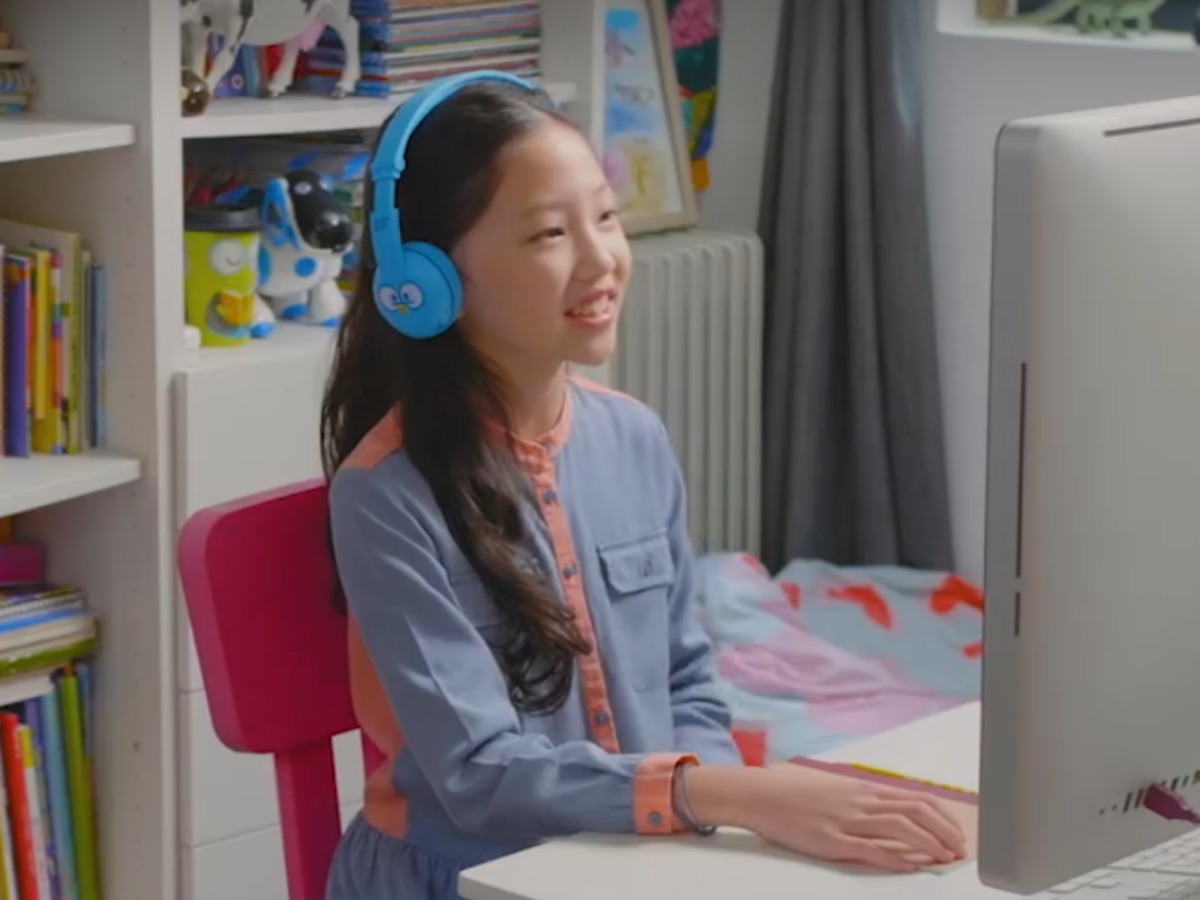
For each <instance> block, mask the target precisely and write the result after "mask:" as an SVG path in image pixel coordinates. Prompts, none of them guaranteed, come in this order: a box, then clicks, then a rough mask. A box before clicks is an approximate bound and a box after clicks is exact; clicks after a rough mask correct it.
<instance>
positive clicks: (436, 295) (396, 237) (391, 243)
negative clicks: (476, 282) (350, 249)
mask: <svg viewBox="0 0 1200 900" xmlns="http://www.w3.org/2000/svg"><path fill="white" fill-rule="evenodd" d="M479 81H502V82H507V83H509V84H515V85H517V86H518V87H523V88H525V89H526V90H529V91H531V92H532V91H536V90H537V87H536V86H535V85H534V84H532V83H531V82H529V81H526V80H525V79H523V78H519V77H517V76H515V75H510V74H508V73H507V72H500V71H491V70H487V69H485V70H481V71H476V72H468V73H466V74H463V75H452V76H450V77H448V78H442V79H439V80H438V81H435V82H433V83H432V84H430V85H427V86H426V87H424V88H422V89H421V90H420V91H418V92H417V93H416V94H414V95H413V96H412V97H411V98H410V99H409V100H407V101H406V102H405V103H404V105H403V106H401V107H400V109H399V111H398V112H397V113H396V115H395V116H393V117H392V120H391V122H389V124H388V125H387V127H385V128H384V130H383V133H382V134H381V135H380V136H379V143H378V145H377V146H376V148H375V156H374V158H373V159H372V161H371V179H372V181H373V182H374V184H375V188H374V190H375V194H374V204H373V206H372V210H371V221H370V228H371V242H372V245H373V247H374V250H375V281H374V284H373V286H372V289H373V291H374V294H375V305H376V307H378V309H379V312H380V313H381V314H382V315H383V318H384V319H385V320H386V321H387V322H388V324H389V325H391V326H392V327H393V328H395V329H396V330H397V331H399V332H400V333H401V334H403V335H407V336H408V337H411V338H431V337H436V336H437V335H439V334H441V333H442V332H444V331H445V330H446V329H447V328H449V327H450V326H451V325H453V324H454V322H455V321H456V320H457V319H458V317H459V314H460V313H461V312H462V295H463V286H462V277H461V276H460V275H459V274H458V269H457V268H455V265H454V263H453V262H452V261H451V259H450V257H449V256H448V255H447V254H446V253H445V252H443V251H442V250H441V249H440V248H439V247H435V246H433V245H432V244H427V243H423V242H420V241H414V242H411V243H405V241H404V237H403V235H402V233H401V231H400V211H399V210H398V209H396V183H397V182H398V181H399V180H400V176H401V175H402V174H404V165H405V159H404V154H405V151H406V150H407V149H408V141H409V138H411V137H412V134H413V132H414V131H416V129H417V126H418V125H420V124H421V123H422V122H423V121H424V120H425V117H426V116H428V115H429V114H430V113H431V112H432V111H433V110H434V109H435V108H437V106H438V104H440V103H442V102H443V101H444V100H446V99H447V98H448V97H450V96H451V95H452V94H454V93H456V92H457V91H458V90H460V89H461V88H462V87H463V86H464V85H467V84H471V83H474V82H479Z"/></svg>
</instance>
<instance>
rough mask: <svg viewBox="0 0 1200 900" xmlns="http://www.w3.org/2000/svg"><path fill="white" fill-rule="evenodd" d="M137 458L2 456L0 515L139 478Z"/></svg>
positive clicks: (100, 455) (0, 464) (140, 473)
mask: <svg viewBox="0 0 1200 900" xmlns="http://www.w3.org/2000/svg"><path fill="white" fill-rule="evenodd" d="M141 475H142V465H141V463H140V462H138V461H137V460H136V459H129V458H127V457H122V456H108V455H102V454H80V455H77V456H32V457H29V458H24V459H18V458H13V457H9V458H5V459H0V516H11V515H18V514H20V513H23V512H28V511H29V510H32V509H39V508H41V507H43V506H50V505H52V504H55V503H62V502H63V501H65V500H73V499H75V498H76V497H83V496H86V495H88V494H94V493H96V492H98V491H104V490H108V489H109V488H114V487H119V486H120V485H122V484H129V483H131V482H134V481H137V480H138V479H139V478H141Z"/></svg>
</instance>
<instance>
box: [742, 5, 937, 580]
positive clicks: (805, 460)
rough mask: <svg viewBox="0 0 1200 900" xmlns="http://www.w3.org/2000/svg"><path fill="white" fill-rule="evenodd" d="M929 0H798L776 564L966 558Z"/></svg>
mask: <svg viewBox="0 0 1200 900" xmlns="http://www.w3.org/2000/svg"><path fill="white" fill-rule="evenodd" d="M919 43H920V14H919V4H918V3H917V2H915V0H784V4H783V22H782V28H781V34H780V43H779V57H778V64H777V66H778V67H777V70H776V76H775V93H774V100H773V111H772V122H771V132H770V135H769V137H768V151H767V164H766V173H765V176H764V178H765V181H764V185H763V187H764V190H763V207H762V221H761V223H760V231H761V233H762V235H763V239H764V241H765V242H766V248H767V312H766V324H767V328H766V338H765V346H764V366H765V370H764V377H765V382H764V384H765V398H764V407H765V409H764V414H765V421H764V427H765V433H764V436H763V437H764V448H765V449H764V461H763V462H764V473H763V478H764V522H763V540H764V553H763V555H764V562H766V564H767V565H768V566H770V567H771V568H772V570H776V569H778V568H779V567H780V566H781V565H783V564H784V563H786V562H787V561H788V560H790V559H792V558H795V557H809V558H818V559H823V560H825V561H827V562H831V563H835V564H839V565H852V564H871V565H874V564H898V565H908V566H915V567H920V568H930V569H938V570H945V569H949V568H951V566H952V548H951V538H950V523H949V509H948V507H949V504H948V501H947V489H946V466H945V450H944V446H943V435H942V420H941V405H940V404H941V400H940V395H939V388H938V372H937V351H936V346H935V335H934V318H933V316H934V312H933V296H932V284H931V275H930V261H929V246H928V228H927V223H926V212H925V186H924V179H923V172H922V166H923V162H922V153H921V140H920V97H919V91H920V79H921V68H920V60H919V49H920V48H919Z"/></svg>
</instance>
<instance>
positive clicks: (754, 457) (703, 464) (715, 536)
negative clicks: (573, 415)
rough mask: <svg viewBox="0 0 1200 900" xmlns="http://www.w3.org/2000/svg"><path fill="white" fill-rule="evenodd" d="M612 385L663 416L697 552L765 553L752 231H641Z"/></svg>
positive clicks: (759, 325)
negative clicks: (683, 484) (682, 482)
mask: <svg viewBox="0 0 1200 900" xmlns="http://www.w3.org/2000/svg"><path fill="white" fill-rule="evenodd" d="M631 243H632V244H633V255H634V266H633V275H632V278H631V280H630V285H629V291H628V294H627V298H626V302H625V309H624V312H623V313H622V316H621V325H620V341H619V344H618V348H617V352H616V354H615V356H614V357H613V358H612V360H610V362H609V363H608V365H607V366H606V367H605V370H603V371H602V372H599V373H595V376H594V377H597V378H599V379H601V380H603V381H605V382H606V383H607V384H608V385H609V386H610V387H612V388H614V389H616V390H618V391H622V392H624V393H626V394H632V395H633V396H635V397H637V398H638V399H640V400H642V401H643V402H644V403H647V404H649V405H650V406H651V407H653V408H654V409H655V410H657V411H658V413H659V415H661V416H662V418H663V420H664V421H665V422H666V425H667V431H668V432H669V433H670V436H671V441H672V443H673V444H674V446H675V452H676V454H677V455H678V457H679V461H680V464H681V465H682V467H683V472H684V477H685V478H686V480H687V489H688V524H689V530H690V532H691V537H692V541H693V542H694V544H695V548H696V552H697V553H706V552H707V553H716V552H724V551H731V552H748V553H753V554H758V553H759V552H760V525H759V517H760V513H761V502H762V501H761V481H762V478H761V472H762V331H763V251H762V243H761V242H760V240H759V238H758V237H757V235H754V234H753V233H738V232H726V231H710V230H707V229H691V230H687V231H678V232H673V233H669V234H663V235H653V236H646V237H639V238H636V239H633V240H632V241H631Z"/></svg>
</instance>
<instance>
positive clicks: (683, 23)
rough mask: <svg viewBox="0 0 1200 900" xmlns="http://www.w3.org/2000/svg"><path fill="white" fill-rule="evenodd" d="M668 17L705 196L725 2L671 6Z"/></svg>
mask: <svg viewBox="0 0 1200 900" xmlns="http://www.w3.org/2000/svg"><path fill="white" fill-rule="evenodd" d="M667 17H668V20H669V22H670V28H671V49H672V50H673V51H674V55H675V75H676V78H677V80H678V82H679V98H680V102H681V104H682V106H683V129H684V131H685V132H686V133H687V142H688V156H689V158H690V159H691V163H692V184H693V185H694V186H695V188H696V192H697V193H703V192H704V191H706V190H708V188H709V185H710V184H711V183H712V173H711V171H710V168H709V162H708V161H709V156H710V155H711V153H712V146H713V133H714V128H715V127H716V120H717V75H718V70H719V62H720V55H721V0H667Z"/></svg>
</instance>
